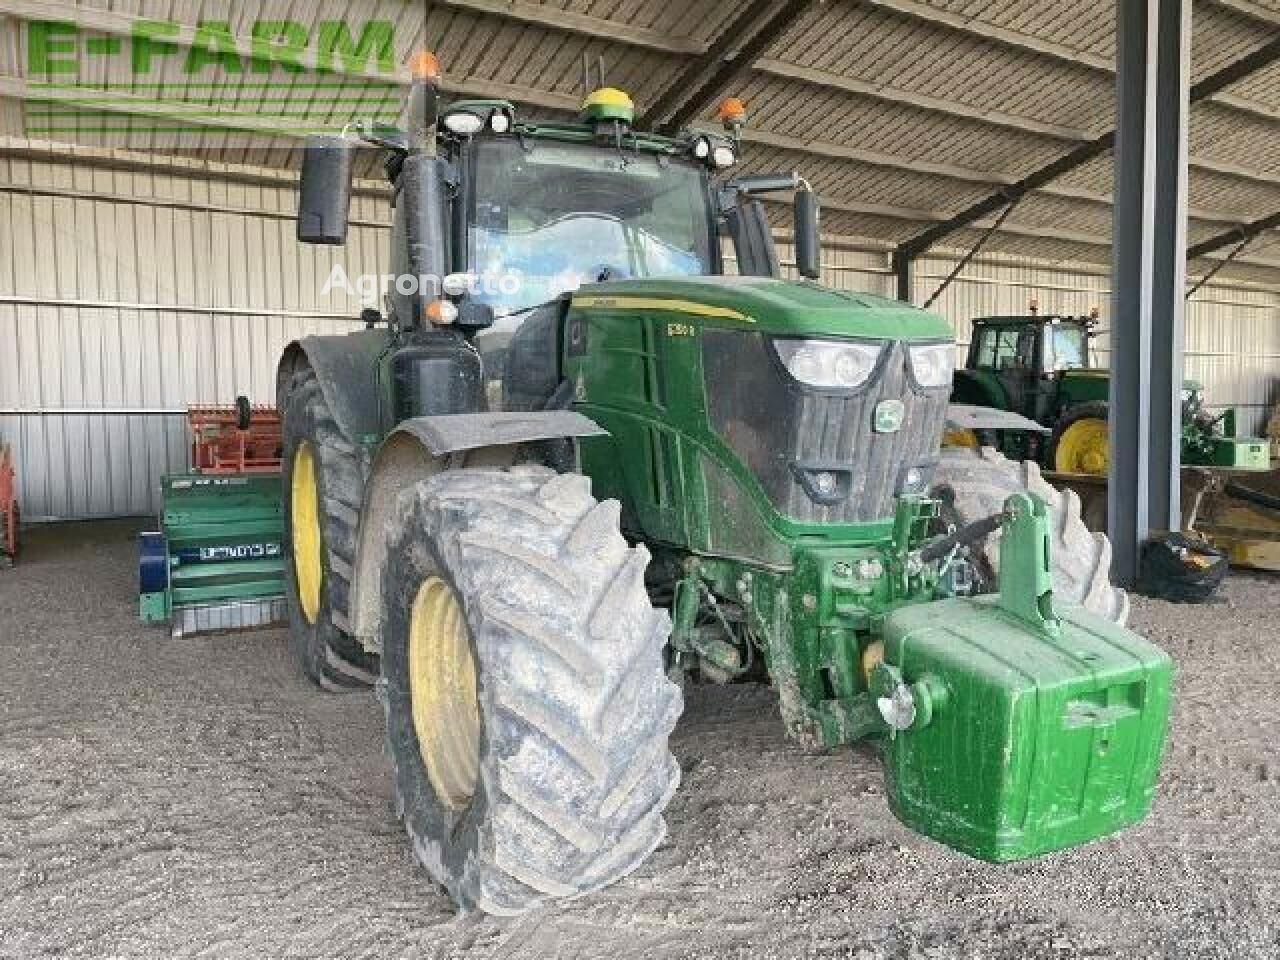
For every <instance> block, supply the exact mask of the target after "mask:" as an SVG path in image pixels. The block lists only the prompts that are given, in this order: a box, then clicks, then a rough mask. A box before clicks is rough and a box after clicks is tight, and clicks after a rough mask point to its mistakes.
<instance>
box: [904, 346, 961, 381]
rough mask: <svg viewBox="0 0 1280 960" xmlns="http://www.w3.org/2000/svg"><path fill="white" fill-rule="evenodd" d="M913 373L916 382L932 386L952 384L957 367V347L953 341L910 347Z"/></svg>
mask: <svg viewBox="0 0 1280 960" xmlns="http://www.w3.org/2000/svg"><path fill="white" fill-rule="evenodd" d="M908 352H909V353H910V354H911V373H912V374H913V375H914V376H915V378H916V383H918V384H920V386H922V387H924V388H926V389H928V388H930V387H942V386H948V387H949V386H951V375H952V374H953V373H955V369H956V348H955V345H954V344H951V343H926V344H923V345H921V346H916V347H910V348H908Z"/></svg>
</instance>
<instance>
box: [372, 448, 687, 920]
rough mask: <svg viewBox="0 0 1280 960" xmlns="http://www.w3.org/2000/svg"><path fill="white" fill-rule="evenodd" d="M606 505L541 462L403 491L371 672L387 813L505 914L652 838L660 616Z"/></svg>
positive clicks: (433, 867) (666, 698) (660, 713)
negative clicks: (391, 806) (392, 799)
mask: <svg viewBox="0 0 1280 960" xmlns="http://www.w3.org/2000/svg"><path fill="white" fill-rule="evenodd" d="M618 516H619V507H618V503H617V501H613V500H609V501H605V502H603V503H597V502H596V501H595V499H594V498H593V497H592V496H591V493H590V482H589V481H588V480H587V478H586V477H583V476H581V475H578V474H557V473H554V472H552V471H549V470H546V469H545V468H541V467H514V468H511V469H509V470H500V469H488V468H466V469H455V470H449V471H446V472H444V473H441V474H438V475H436V476H434V477H431V478H430V479H427V480H423V481H420V482H419V483H418V484H417V485H416V486H414V487H412V488H410V489H409V490H407V491H406V492H404V493H403V494H401V495H400V498H399V500H398V502H397V505H396V509H395V512H394V514H393V516H392V517H391V519H390V520H389V521H388V523H389V526H388V555H387V561H386V567H385V573H384V576H383V580H382V610H383V623H382V630H381V632H382V637H383V650H382V677H383V687H384V689H383V693H384V697H383V702H384V705H385V709H386V718H387V738H388V744H389V749H390V753H391V757H392V760H393V762H394V765H395V771H396V794H397V800H398V804H399V806H400V812H401V816H402V817H403V819H404V824H405V827H406V829H407V831H408V833H409V836H410V839H411V840H412V843H413V848H414V850H415V852H416V854H417V856H418V859H419V860H420V861H421V862H422V863H423V865H424V866H425V867H426V868H427V870H428V871H429V872H430V873H431V874H432V876H433V877H434V878H435V879H436V880H437V881H439V882H440V883H441V884H442V885H443V886H444V887H445V888H446V889H447V890H448V892H449V893H450V895H451V896H452V897H453V899H454V900H455V901H456V902H457V903H458V905H459V906H460V907H461V908H462V909H463V910H472V909H478V910H483V911H485V912H487V913H493V914H518V913H522V912H524V911H526V910H529V909H531V908H533V907H536V906H538V905H539V904H542V903H545V902H547V901H550V900H556V899H560V898H565V897H573V896H578V895H580V894H583V893H586V892H588V891H591V890H595V889H598V888H600V887H603V886H606V885H608V884H610V883H613V882H614V881H616V880H618V879H619V878H621V877H623V876H625V875H626V874H628V873H630V872H631V871H632V870H634V869H635V868H636V867H638V866H639V865H640V864H641V862H643V861H644V859H645V858H646V857H647V856H648V854H649V853H650V852H651V851H652V850H653V849H654V847H656V846H657V845H658V843H659V842H661V840H662V838H663V837H664V836H665V833H666V824H665V821H664V819H663V811H664V809H665V808H666V806H667V803H668V801H669V800H670V799H671V797H672V795H673V793H674V792H675V790H676V787H677V785H678V783H679V779H680V768H679V766H678V764H677V763H676V761H675V759H674V758H673V757H672V755H671V752H670V750H669V749H668V746H667V738H668V735H669V734H670V732H671V730H672V728H673V727H674V725H675V722H676V719H677V718H678V716H679V714H680V711H681V708H682V701H681V695H680V691H679V689H678V688H677V687H676V686H675V685H674V684H672V683H671V682H670V681H669V680H668V679H667V677H666V674H665V672H664V669H663V654H662V651H663V646H664V644H665V643H666V640H667V637H668V635H669V633H670V629H671V622H670V619H669V617H668V616H667V614H666V613H665V612H663V611H657V610H655V609H654V608H653V607H652V605H651V604H650V601H649V597H648V595H647V593H646V592H645V586H644V574H645V568H646V567H647V565H648V560H649V556H648V552H647V551H646V550H645V548H644V547H642V546H637V547H629V546H628V545H627V542H626V540H624V539H623V537H622V535H621V533H620V532H619V528H618Z"/></svg>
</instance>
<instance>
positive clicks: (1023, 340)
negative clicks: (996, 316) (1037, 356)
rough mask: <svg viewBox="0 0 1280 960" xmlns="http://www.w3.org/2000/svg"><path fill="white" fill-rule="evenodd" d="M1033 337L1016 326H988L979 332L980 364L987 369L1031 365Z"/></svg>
mask: <svg viewBox="0 0 1280 960" xmlns="http://www.w3.org/2000/svg"><path fill="white" fill-rule="evenodd" d="M1034 348H1035V344H1034V340H1033V338H1031V337H1029V336H1027V335H1026V331H1023V330H1019V329H1018V328H1016V327H986V328H984V329H983V330H981V331H980V332H979V333H978V366H979V367H982V368H983V369H986V370H995V371H1000V370H1008V369H1009V368H1011V367H1029V366H1030V365H1031V362H1032V351H1033V350H1034Z"/></svg>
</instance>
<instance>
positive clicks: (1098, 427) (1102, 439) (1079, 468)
mask: <svg viewBox="0 0 1280 960" xmlns="http://www.w3.org/2000/svg"><path fill="white" fill-rule="evenodd" d="M1109 462H1110V460H1109V458H1108V456H1107V421H1105V420H1101V419H1098V418H1097V417H1086V418H1084V419H1082V420H1077V421H1076V422H1075V423H1073V424H1071V426H1069V427H1067V429H1066V430H1064V431H1063V432H1062V436H1061V437H1059V438H1058V450H1057V453H1056V454H1055V455H1054V458H1053V468H1054V469H1055V470H1059V471H1061V472H1063V473H1091V474H1095V475H1101V474H1104V473H1106V472H1107V464H1108V463H1109Z"/></svg>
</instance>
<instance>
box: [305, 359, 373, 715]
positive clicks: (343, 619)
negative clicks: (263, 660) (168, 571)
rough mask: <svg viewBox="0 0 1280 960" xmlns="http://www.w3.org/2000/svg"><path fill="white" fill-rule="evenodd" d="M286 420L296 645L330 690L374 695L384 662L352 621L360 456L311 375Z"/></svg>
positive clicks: (361, 479) (361, 491)
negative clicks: (372, 689) (362, 640)
mask: <svg viewBox="0 0 1280 960" xmlns="http://www.w3.org/2000/svg"><path fill="white" fill-rule="evenodd" d="M281 414H282V415H283V417H284V424H283V432H284V450H283V459H284V466H283V477H282V480H283V483H282V487H283V490H282V497H283V508H284V537H283V541H284V555H285V556H284V559H285V564H284V566H285V581H286V585H287V591H286V593H287V596H288V605H289V645H290V648H291V649H292V651H293V654H294V656H295V658H296V659H297V660H298V662H299V663H300V664H301V666H302V669H303V672H304V673H305V674H306V675H307V676H308V677H310V678H311V680H313V681H314V682H315V683H316V684H318V685H319V686H320V687H322V688H323V689H325V690H330V691H334V692H340V691H346V690H354V689H361V688H367V687H369V686H370V685H372V684H373V683H374V681H375V680H376V679H377V673H378V658H377V656H376V655H374V654H370V653H367V652H366V651H365V650H364V648H363V647H362V646H361V645H360V644H359V643H358V642H357V641H356V639H355V638H354V637H352V636H351V634H350V633H349V622H348V619H347V605H348V602H349V596H350V592H351V568H352V563H353V560H354V557H355V551H356V534H357V530H358V527H359V521H360V503H361V499H362V498H363V495H364V478H365V468H364V465H363V462H362V460H361V458H360V452H359V450H358V449H357V447H356V446H355V445H354V444H353V443H351V442H350V441H349V440H347V438H345V437H344V436H343V435H342V432H341V431H340V430H339V429H338V425H337V423H335V422H334V419H333V415H332V414H331V413H330V412H329V406H328V404H327V403H325V399H324V394H323V393H322V392H321V390H320V384H319V383H318V382H317V381H316V377H315V374H314V373H313V372H312V371H310V370H304V371H302V372H301V373H299V374H297V375H295V377H294V379H293V383H292V384H291V386H290V388H289V390H288V392H287V393H286V394H285V396H284V398H283V407H282V409H281ZM303 501H305V502H303Z"/></svg>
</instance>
